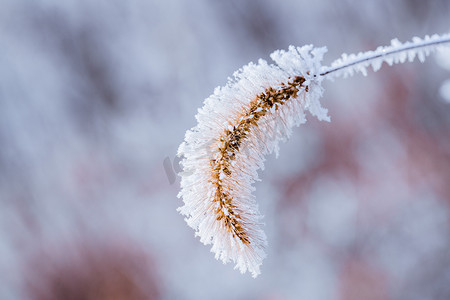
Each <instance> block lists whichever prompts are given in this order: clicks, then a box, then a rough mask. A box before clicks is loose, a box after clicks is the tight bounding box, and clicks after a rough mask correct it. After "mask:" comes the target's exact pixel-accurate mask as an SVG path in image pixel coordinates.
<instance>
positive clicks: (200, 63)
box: [0, 0, 450, 300]
mask: <svg viewBox="0 0 450 300" xmlns="http://www.w3.org/2000/svg"><path fill="white" fill-rule="evenodd" d="M449 16H450V1H446V0H441V1H420V0H415V1H411V0H402V1H390V0H383V1H350V0H347V1H345V0H344V1H336V0H335V1H332V0H327V1H304V0H297V1H294V0H283V1H275V0H266V1H256V0H232V1H206V0H199V1H182V0H168V1H156V0H154V1H149V0H133V1H121V0H108V1H106V0H96V1H92V0H76V1H75V0H65V1H58V0H36V1H26V0H0V282H1V285H0V299H3V300H16V299H17V300H25V299H30V300H44V299H45V300H61V299H68V300H81V299H88V300H91V299H96V300H99V299H108V300H111V299H112V300H127V299H129V300H132V299H140V300H142V299H262V300H280V299H308V300H321V299H324V300H325V299H327V300H334V299H336V300H341V299H342V300H361V299H364V300H384V299H408V300H411V299H450V223H449V222H450V184H449V180H450V104H449V103H448V102H450V92H449V91H448V90H449V89H450V88H449V85H450V83H449V79H450V53H448V52H447V54H445V53H444V52H443V53H441V54H440V55H439V56H433V57H430V58H429V59H428V60H427V61H426V62H425V63H424V64H420V63H418V62H414V63H409V64H405V65H398V66H395V67H392V68H389V67H386V66H385V67H383V68H382V69H381V70H380V71H379V72H377V73H373V72H370V73H369V76H368V77H367V78H365V77H363V76H355V77H354V78H349V79H346V80H343V79H342V80H337V81H335V82H325V86H324V87H325V95H324V97H323V99H322V103H323V105H324V106H325V107H327V108H329V113H330V115H331V118H332V122H331V123H321V122H318V121H316V120H314V118H312V117H309V122H308V123H307V124H306V125H304V126H301V127H300V128H296V129H295V131H294V134H293V136H292V138H291V140H290V141H289V142H288V143H285V144H282V145H281V151H280V158H279V159H275V157H274V155H272V156H269V157H268V158H267V162H266V171H265V172H261V178H262V181H261V182H258V183H257V184H256V189H257V190H256V192H255V194H256V198H257V201H258V203H259V205H260V211H261V213H262V214H263V215H265V218H264V221H265V231H266V233H267V235H268V242H269V246H268V249H267V252H268V257H267V259H266V260H265V261H264V264H263V266H262V274H261V275H260V276H259V277H258V278H257V279H253V278H251V276H250V275H249V274H245V275H241V274H240V273H239V272H238V271H235V270H233V265H232V264H228V265H222V263H221V262H219V261H216V260H215V259H214V256H213V254H212V253H210V252H209V247H207V246H204V245H202V244H201V243H200V242H199V240H198V238H196V237H194V232H193V230H191V229H190V228H188V226H187V225H186V224H185V222H184V220H183V217H182V216H181V215H179V214H178V213H177V212H176V208H177V207H179V206H181V200H180V199H178V198H177V197H176V196H177V193H178V190H179V178H178V177H177V176H176V173H177V171H178V169H179V167H178V165H177V163H178V161H177V160H176V159H175V154H176V151H177V147H178V145H179V144H180V143H181V142H182V141H183V139H184V133H185V131H186V130H187V129H189V128H191V127H193V126H194V125H195V124H196V122H195V118H194V116H195V114H196V111H197V109H198V108H199V107H201V106H202V103H203V100H204V99H205V98H206V97H208V96H209V95H210V94H211V93H212V92H213V90H214V88H215V87H216V86H219V85H224V84H225V83H226V80H227V77H228V76H230V75H231V74H232V73H233V72H234V71H235V70H237V69H238V68H240V67H241V66H242V65H244V64H247V63H248V62H250V61H257V60H258V59H259V58H264V59H266V60H269V54H270V53H271V52H272V51H274V50H276V49H286V48H287V47H288V46H289V45H291V44H292V45H298V46H301V45H304V44H314V45H316V46H327V47H328V50H329V52H328V54H327V55H326V57H325V61H324V64H329V63H331V62H332V61H333V60H334V59H336V58H337V57H338V56H340V55H341V53H343V52H347V53H353V52H358V51H366V50H370V49H373V48H375V47H377V46H379V45H387V44H389V43H390V40H391V39H392V38H398V39H399V40H401V41H406V40H409V39H410V38H411V37H412V36H415V35H416V36H420V37H423V36H424V35H425V34H433V33H445V32H449V31H450V22H449Z"/></svg>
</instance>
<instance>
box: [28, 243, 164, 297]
mask: <svg viewBox="0 0 450 300" xmlns="http://www.w3.org/2000/svg"><path fill="white" fill-rule="evenodd" d="M131 247H133V246H131ZM131 247H130V246H128V245H124V244H118V243H108V244H92V242H90V243H89V244H83V243H78V244H74V245H73V246H72V247H66V246H64V247H60V248H54V249H51V250H49V249H47V250H46V251H45V252H42V253H41V254H39V255H36V256H34V257H33V259H32V260H31V263H30V264H28V266H27V268H26V269H25V272H26V277H27V284H26V291H27V293H28V297H30V299H33V300H61V299H64V300H102V299H105V300H144V299H145V300H152V299H158V298H159V295H160V286H159V285H160V282H159V279H158V277H157V275H156V272H155V268H154V265H153V263H152V261H151V259H150V258H149V257H148V256H147V255H145V254H144V253H143V252H141V251H139V250H138V249H136V248H131Z"/></svg>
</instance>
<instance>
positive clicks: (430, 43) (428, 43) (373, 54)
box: [319, 35, 450, 76]
mask: <svg viewBox="0 0 450 300" xmlns="http://www.w3.org/2000/svg"><path fill="white" fill-rule="evenodd" d="M395 41H396V40H394V41H393V42H392V46H388V47H380V48H378V49H377V50H376V51H369V52H366V53H364V54H361V55H358V56H357V57H354V58H353V59H347V60H348V61H345V63H344V64H342V63H341V64H337V65H335V63H333V65H332V66H331V67H326V68H325V69H323V70H322V72H321V73H320V74H319V75H320V76H326V75H328V74H331V73H335V72H338V71H341V72H342V71H343V72H344V73H345V70H346V69H350V68H355V66H357V65H360V64H362V65H365V66H367V65H370V64H372V62H373V61H375V60H377V59H381V60H382V61H383V60H384V59H383V58H385V57H387V56H393V55H396V54H400V53H407V52H408V51H414V53H415V52H416V51H420V50H421V49H424V48H427V47H435V46H438V45H441V44H446V43H450V35H445V36H442V37H439V38H431V39H425V40H421V39H417V40H413V42H410V43H406V44H403V45H401V46H397V47H396V46H395ZM410 60H412V59H410ZM421 60H422V59H421ZM390 64H391V63H390ZM380 65H381V64H380ZM374 69H375V67H374Z"/></svg>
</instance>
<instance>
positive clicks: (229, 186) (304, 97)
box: [178, 34, 450, 277]
mask: <svg viewBox="0 0 450 300" xmlns="http://www.w3.org/2000/svg"><path fill="white" fill-rule="evenodd" d="M449 42H450V35H448V34H447V35H443V36H438V35H433V36H432V37H428V36H427V37H425V39H423V40H422V39H419V38H414V39H413V41H412V42H407V43H405V44H401V43H400V42H399V41H398V40H393V41H392V43H391V46H387V47H379V48H378V49H377V50H375V51H368V52H365V53H359V54H357V55H354V54H352V55H345V54H344V55H343V56H342V58H340V59H338V60H336V61H335V62H334V63H333V64H332V65H331V67H323V66H322V65H321V61H322V57H323V55H324V53H325V52H326V48H325V47H322V48H314V47H313V46H312V45H307V46H303V47H293V46H290V47H289V50H288V51H284V50H277V51H275V52H274V53H272V54H271V58H272V59H273V60H274V62H275V63H276V64H275V65H273V64H268V63H267V62H266V61H264V60H262V59H260V60H259V61H258V63H257V64H254V63H250V64H248V65H246V66H244V67H242V68H241V69H240V70H238V71H237V72H235V73H234V76H233V78H229V80H228V83H227V84H226V85H225V86H224V87H218V88H216V89H215V91H214V94H212V95H211V96H210V97H208V98H207V99H206V100H205V102H204V106H203V107H202V108H201V109H199V111H198V114H197V115H196V119H197V121H198V124H197V126H195V127H193V128H192V129H190V130H188V131H187V132H186V136H185V141H184V142H183V143H182V144H181V145H180V147H179V149H178V156H180V157H183V160H182V166H183V172H182V173H181V174H180V175H181V191H180V193H179V195H178V196H179V197H182V198H183V202H184V206H182V207H180V208H179V209H178V210H179V212H180V213H181V214H183V215H185V216H186V222H187V223H188V225H189V226H191V227H192V228H193V229H194V230H195V231H196V235H197V236H199V237H200V241H201V242H202V243H204V244H212V248H211V251H212V252H214V253H215V257H216V258H217V259H220V260H222V261H223V262H224V263H227V262H230V261H232V262H234V263H235V264H236V266H235V268H238V269H239V270H240V271H241V272H242V273H244V272H246V271H249V272H251V273H252V275H253V277H256V276H257V275H258V274H259V273H260V269H259V268H260V266H261V264H262V260H263V259H264V257H265V252H264V248H265V247H266V245H267V241H266V236H265V234H264V232H263V230H262V229H261V216H260V214H259V211H258V206H257V204H256V201H255V197H254V195H253V194H252V192H253V190H254V187H253V183H254V182H255V180H257V178H258V173H257V170H258V169H262V168H263V167H264V157H265V156H266V155H267V154H269V153H272V152H274V151H275V152H277V149H278V142H279V141H280V140H286V139H287V138H288V137H289V136H290V134H291V130H292V128H293V127H294V126H299V125H300V124H302V123H305V122H306V118H305V113H306V112H307V111H308V112H309V113H311V114H312V115H313V116H316V117H317V118H318V119H319V120H325V121H329V120H330V119H329V117H328V114H327V110H326V109H325V108H323V107H322V106H321V104H320V102H319V99H320V97H321V96H322V93H323V88H322V80H323V79H324V78H328V79H334V78H336V77H347V76H350V75H353V74H354V73H355V72H361V73H362V74H364V75H366V74H367V67H369V66H372V68H373V70H374V71H377V70H378V69H379V68H380V66H381V64H382V63H383V62H387V63H388V64H389V65H392V64H393V63H403V62H405V61H406V59H408V60H409V61H412V60H413V59H414V58H415V57H416V56H418V57H419V60H420V61H423V60H424V58H425V56H426V55H428V54H429V53H430V51H432V50H434V49H435V48H436V47H438V46H439V45H442V44H445V43H449Z"/></svg>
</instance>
